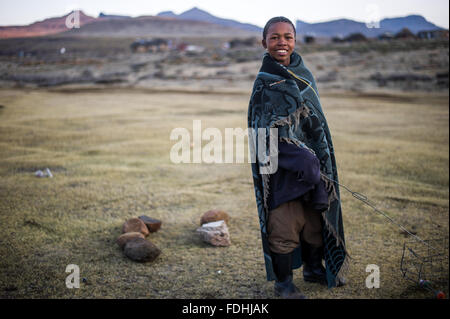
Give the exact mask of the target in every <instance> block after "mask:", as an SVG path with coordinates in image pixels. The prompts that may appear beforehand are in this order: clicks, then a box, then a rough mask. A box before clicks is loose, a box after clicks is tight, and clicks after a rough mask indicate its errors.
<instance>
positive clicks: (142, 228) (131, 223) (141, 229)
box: [122, 218, 149, 236]
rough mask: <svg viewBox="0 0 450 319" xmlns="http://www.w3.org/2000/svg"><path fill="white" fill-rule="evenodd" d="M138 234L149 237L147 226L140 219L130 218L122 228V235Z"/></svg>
mask: <svg viewBox="0 0 450 319" xmlns="http://www.w3.org/2000/svg"><path fill="white" fill-rule="evenodd" d="M130 232H138V233H141V234H142V235H144V236H148V234H149V231H148V228H147V226H146V225H145V224H144V222H143V221H142V220H140V219H139V218H130V219H128V220H127V221H126V222H125V223H124V224H123V226H122V233H130Z"/></svg>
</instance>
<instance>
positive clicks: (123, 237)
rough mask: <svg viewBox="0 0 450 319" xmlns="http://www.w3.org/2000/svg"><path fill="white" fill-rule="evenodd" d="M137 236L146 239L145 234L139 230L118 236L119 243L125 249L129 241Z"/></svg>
mask: <svg viewBox="0 0 450 319" xmlns="http://www.w3.org/2000/svg"><path fill="white" fill-rule="evenodd" d="M136 238H142V239H145V236H144V235H143V234H142V233H139V232H129V233H124V234H122V235H120V236H119V237H118V238H117V244H118V245H119V247H120V248H121V249H123V248H124V247H125V245H126V243H127V242H129V241H130V240H133V239H136Z"/></svg>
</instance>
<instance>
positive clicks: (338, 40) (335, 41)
mask: <svg viewBox="0 0 450 319" xmlns="http://www.w3.org/2000/svg"><path fill="white" fill-rule="evenodd" d="M331 42H333V43H342V42H345V40H344V38H343V37H332V38H331Z"/></svg>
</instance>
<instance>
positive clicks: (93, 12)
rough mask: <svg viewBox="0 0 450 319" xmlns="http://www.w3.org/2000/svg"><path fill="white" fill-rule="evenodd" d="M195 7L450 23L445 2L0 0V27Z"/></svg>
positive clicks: (246, 16) (263, 16) (240, 13)
mask: <svg viewBox="0 0 450 319" xmlns="http://www.w3.org/2000/svg"><path fill="white" fill-rule="evenodd" d="M194 6H196V7H199V8H200V9H203V10H206V11H208V12H209V13H211V14H213V15H216V16H218V17H221V18H229V19H235V20H238V21H240V22H248V23H252V24H256V25H259V26H261V27H262V26H264V24H265V22H266V21H267V20H268V19H270V18H271V17H273V16H278V15H283V16H286V17H288V18H289V19H291V20H293V21H295V20H297V19H299V20H302V21H305V22H309V23H313V22H323V21H328V20H332V19H338V18H348V19H352V20H356V21H360V22H370V21H377V20H378V19H379V20H381V19H383V18H390V17H403V16H406V15H410V14H420V15H422V16H424V17H425V19H427V20H428V21H430V22H432V23H434V24H436V25H438V26H440V27H443V28H447V29H448V27H449V13H448V11H449V1H448V0H313V1H307V0H286V1H276V0H225V1H218V0H167V1H161V0H157V1H153V0H126V1H124V0H38V1H37V0H0V25H2V26H5V25H26V24H30V23H32V22H36V21H40V20H43V19H46V18H49V17H57V16H63V15H65V14H67V13H69V12H70V11H71V10H76V9H81V10H83V12H84V13H86V14H87V15H90V16H94V17H97V16H98V14H99V13H100V12H104V13H107V14H122V15H130V16H133V17H136V16H140V15H156V14H157V13H159V12H161V11H168V10H171V11H174V12H175V13H177V14H179V13H181V12H183V11H186V10H188V9H190V8H192V7H194ZM375 18H377V19H375Z"/></svg>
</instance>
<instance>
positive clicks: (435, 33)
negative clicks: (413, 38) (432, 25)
mask: <svg viewBox="0 0 450 319" xmlns="http://www.w3.org/2000/svg"><path fill="white" fill-rule="evenodd" d="M417 37H418V38H419V39H442V40H445V39H447V40H448V30H424V31H419V32H418V33H417Z"/></svg>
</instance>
